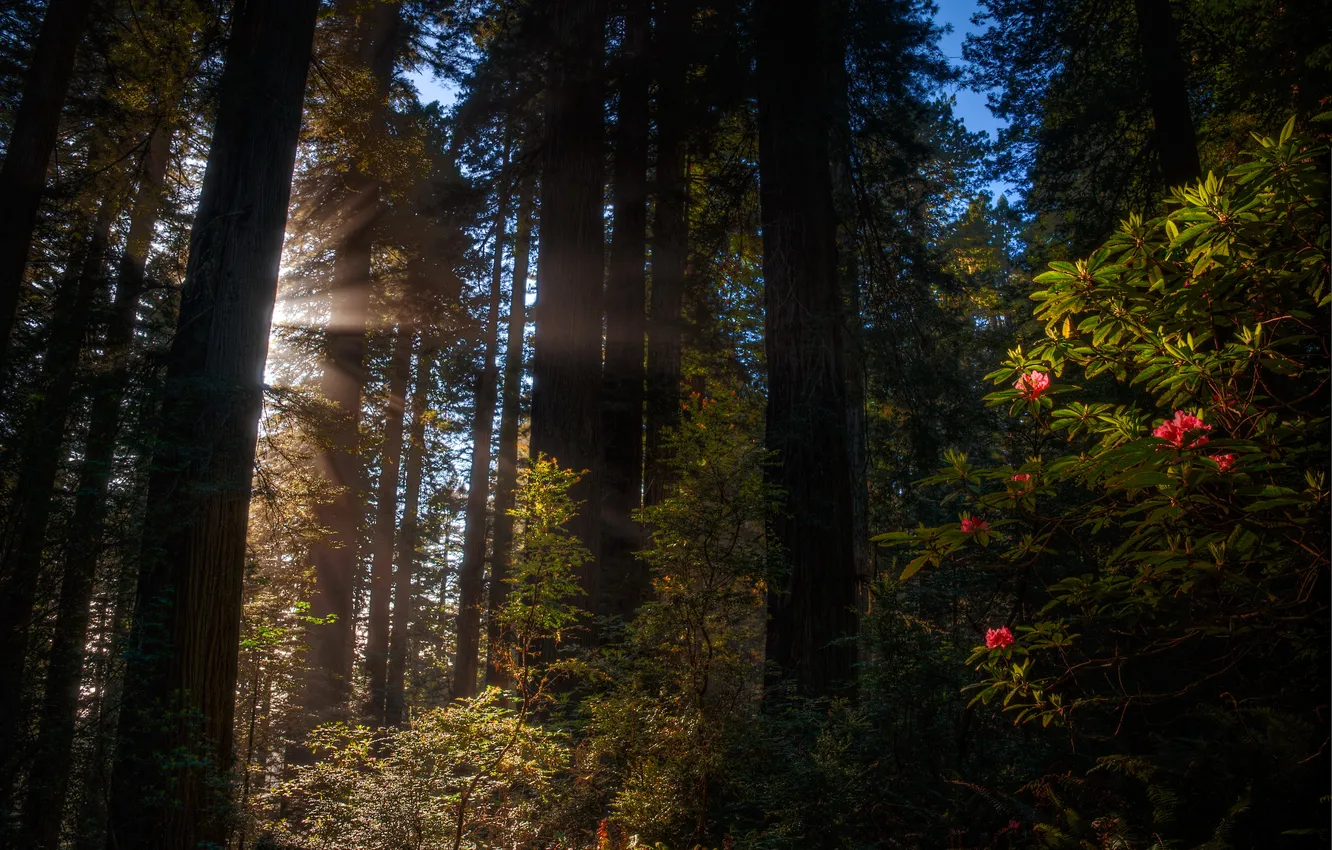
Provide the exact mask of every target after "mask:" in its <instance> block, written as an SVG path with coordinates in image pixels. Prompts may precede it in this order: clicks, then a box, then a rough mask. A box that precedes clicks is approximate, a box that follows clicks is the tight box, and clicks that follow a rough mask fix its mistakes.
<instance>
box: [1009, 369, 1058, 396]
mask: <svg viewBox="0 0 1332 850" xmlns="http://www.w3.org/2000/svg"><path fill="white" fill-rule="evenodd" d="M1049 388H1050V376H1049V375H1047V374H1045V373H1044V372H1037V371H1036V370H1034V369H1033V370H1032V371H1030V372H1023V373H1022V375H1021V376H1019V377H1018V379H1017V382H1016V383H1015V384H1013V389H1015V390H1017V391H1018V392H1019V393H1021V394H1022V397H1023V398H1025V399H1026V400H1027V401H1035V400H1036V399H1038V398H1040V397H1041V394H1042V393H1044V392H1045V391H1046V390H1048V389H1049Z"/></svg>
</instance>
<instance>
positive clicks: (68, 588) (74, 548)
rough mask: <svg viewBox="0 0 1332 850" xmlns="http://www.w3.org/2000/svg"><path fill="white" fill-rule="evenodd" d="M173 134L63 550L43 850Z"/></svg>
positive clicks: (33, 791)
mask: <svg viewBox="0 0 1332 850" xmlns="http://www.w3.org/2000/svg"><path fill="white" fill-rule="evenodd" d="M170 145H171V133H170V131H169V130H167V129H166V128H164V127H159V128H158V129H157V130H155V131H154V132H153V135H152V137H151V138H150V139H149V142H148V150H147V157H146V159H145V160H144V163H143V167H142V170H143V180H142V181H141V182H140V184H139V189H138V197H137V198H136V200H135V203H134V208H133V210H132V212H131V213H130V223H129V231H128V233H127V234H126V239H125V247H124V251H123V252H122V254H121V258H120V264H119V267H118V269H117V276H116V296H115V301H114V302H113V304H112V307H111V316H110V321H109V323H108V326H107V330H106V340H105V346H106V348H105V353H104V355H103V362H104V363H105V365H106V367H107V370H106V377H105V380H104V381H103V382H102V384H101V385H100V386H99V387H98V388H97V390H96V394H95V395H94V397H93V403H92V414H91V417H90V421H89V425H88V434H87V439H86V441H85V447H84V457H83V464H82V465H81V467H80V470H79V482H78V489H77V490H76V491H75V497H74V515H73V518H72V519H71V521H70V524H69V529H70V533H69V538H68V541H67V544H66V548H65V571H64V575H63V577H62V579H61V584H60V601H59V605H58V608H57V613H56V623H55V635H54V638H53V641H52V645H51V654H50V656H49V660H48V662H47V673H46V688H45V701H44V703H43V707H42V727H41V730H40V734H39V736H38V739H37V748H36V753H37V759H38V761H39V763H40V764H41V765H42V769H41V770H40V771H36V772H34V773H33V775H32V776H31V777H30V778H29V780H28V797H27V801H26V808H25V812H26V814H25V816H24V828H25V829H26V830H28V836H29V843H30V844H31V846H33V847H37V848H42V850H48V848H49V850H54V848H55V847H56V846H57V845H58V844H59V839H60V822H61V818H59V817H57V816H54V815H53V814H52V813H58V812H63V811H64V804H65V795H66V790H67V789H68V785H69V774H70V767H71V763H72V756H73V753H72V751H71V746H72V745H73V741H74V728H75V723H76V721H77V713H78V704H79V688H80V685H81V683H82V680H83V654H84V646H85V645H86V643H87V637H88V621H89V616H90V606H91V603H92V591H93V580H94V578H95V576H96V572H97V558H98V554H99V550H100V548H101V543H102V535H103V526H104V524H105V522H106V511H107V503H106V498H107V488H108V485H109V482H110V480H111V467H112V462H113V459H114V455H115V448H116V434H117V432H118V431H119V427H120V406H121V403H122V401H123V400H124V395H125V386H126V383H127V381H128V380H129V366H128V363H127V358H128V354H129V349H130V345H131V342H132V340H133V336H134V323H135V316H136V313H137V311H138V306H139V297H140V295H141V294H142V292H143V284H144V268H145V266H146V264H147V259H148V249H149V247H150V245H151V242H152V234H153V229H154V227H155V226H156V223H157V217H158V211H159V209H160V204H161V194H162V182H163V180H164V178H165V176H166V167H167V159H168V155H169V153H170Z"/></svg>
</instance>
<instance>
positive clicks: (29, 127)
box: [0, 0, 92, 373]
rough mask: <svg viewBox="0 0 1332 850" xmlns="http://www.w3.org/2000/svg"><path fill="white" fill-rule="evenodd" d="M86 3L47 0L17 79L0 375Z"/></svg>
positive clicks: (3, 192)
mask: <svg viewBox="0 0 1332 850" xmlns="http://www.w3.org/2000/svg"><path fill="white" fill-rule="evenodd" d="M91 9H92V0H50V2H49V3H47V6H46V14H45V16H43V18H42V29H41V32H40V33H39V34H38V36H37V45H36V47H35V49H34V50H33V54H32V61H31V62H30V63H29V65H28V72H27V75H26V77H25V78H24V80H23V99H22V100H21V101H20V102H19V107H18V112H17V114H16V115H15V116H14V131H13V133H12V135H10V137H9V145H8V147H7V148H6V152H5V164H4V167H3V168H0V198H4V199H5V200H4V203H3V204H0V373H2V372H4V370H5V366H6V360H7V356H8V352H9V337H10V333H11V331H12V329H13V327H14V320H15V318H16V316H17V314H18V303H19V297H20V294H21V293H22V291H23V272H24V269H25V268H26V267H27V265H28V251H29V249H30V248H31V246H32V232H33V229H34V228H35V227H36V226H37V209H38V207H39V205H40V204H41V200H42V187H43V186H44V185H45V184H46V170H47V167H48V166H49V165H50V163H51V152H52V151H53V150H55V144H56V136H57V131H58V130H59V127H60V111H61V108H62V107H63V106H64V103H65V94H66V93H67V92H68V90H69V81H70V77H71V76H72V75H73V73H74V57H75V55H76V54H77V52H78V47H79V42H80V41H82V40H83V32H84V30H85V29H86V28H87V25H88V13H89V11H90V10H91Z"/></svg>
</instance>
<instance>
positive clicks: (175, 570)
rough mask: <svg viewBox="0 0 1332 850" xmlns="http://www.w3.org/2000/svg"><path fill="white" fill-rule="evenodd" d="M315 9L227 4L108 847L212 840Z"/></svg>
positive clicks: (148, 534)
mask: <svg viewBox="0 0 1332 850" xmlns="http://www.w3.org/2000/svg"><path fill="white" fill-rule="evenodd" d="M318 11H319V3H318V2H317V0H287V2H283V3H269V2H262V0H240V2H238V3H237V4H236V6H235V11H234V17H233V20H232V30H231V36H230V39H229V41H228V45H227V56H226V65H225V69H224V71H223V74H222V79H221V82H220V84H219V89H218V108H217V119H216V123H215V125H214V128H213V136H212V145H211V148H210V150H209V155H208V166H207V170H206V171H205V174H204V180H203V188H202V192H201V195H200V200H199V209H198V211H197V213H196V215H195V218H194V225H193V227H192V229H191V233H190V254H189V263H188V265H187V267H186V271H185V284H184V287H183V289H182V295H181V305H180V318H179V320H178V323H177V327H176V336H175V338H174V339H173V341H172V344H171V352H170V354H169V356H168V359H167V379H166V385H165V388H164V396H163V407H162V413H161V423H162V424H161V429H160V432H159V439H158V448H157V451H156V454H155V457H154V464H153V469H152V473H151V477H150V483H149V492H148V500H147V515H146V517H145V526H144V528H145V531H144V546H143V555H142V564H141V569H140V573H139V584H138V588H137V593H136V601H135V615H134V619H133V632H132V635H131V639H130V646H131V649H132V651H131V652H130V654H129V663H128V668H127V670H126V674H125V692H124V698H123V702H122V705H121V714H120V721H119V726H118V729H117V742H118V747H117V755H116V767H115V772H114V776H113V780H112V802H111V817H110V828H109V830H108V838H107V844H108V847H109V848H112V850H116V849H117V848H130V847H133V848H138V847H149V846H151V847H157V848H162V850H195V848H197V847H198V846H200V845H201V844H205V843H209V842H212V843H216V844H222V843H224V842H225V839H226V824H225V819H224V814H225V812H226V809H227V805H226V804H227V802H228V800H227V796H228V794H227V787H228V785H227V778H228V773H229V771H230V768H231V760H232V721H233V716H234V710H235V704H234V697H235V691H236V675H237V664H238V658H239V639H240V619H241V600H242V583H243V576H244V566H245V534H246V521H247V516H248V513H249V506H250V488H251V477H252V473H253V466H254V450H255V443H256V440H257V437H258V422H259V413H260V405H261V395H262V387H263V383H262V382H263V372H264V359H265V356H266V354H267V350H268V333H269V328H270V325H271V322H272V315H273V302H274V296H275V293H276V289H277V278H278V267H279V264H280V260H281V256H282V239H283V231H284V229H285V226H286V220H287V204H288V201H289V200H290V196H291V176H292V170H293V168H294V166H295V160H296V142H297V136H298V134H299V131H300V125H301V103H302V100H303V98H304V93H305V77H306V71H307V69H308V68H309V65H310V59H311V53H312V49H313V43H314V29H315V19H316V17H317V14H318ZM200 422H207V423H208V427H207V428H203V429H201V428H200V427H199V423H200ZM185 754H188V756H189V757H182V756H183V755H185Z"/></svg>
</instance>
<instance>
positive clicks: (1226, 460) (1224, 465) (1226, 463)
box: [1211, 454, 1235, 472]
mask: <svg viewBox="0 0 1332 850" xmlns="http://www.w3.org/2000/svg"><path fill="white" fill-rule="evenodd" d="M1211 458H1212V460H1214V461H1216V465H1217V469H1218V471H1220V472H1229V471H1230V468H1231V467H1232V466H1234V465H1235V456H1234V455H1231V454H1224V455H1211Z"/></svg>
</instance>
